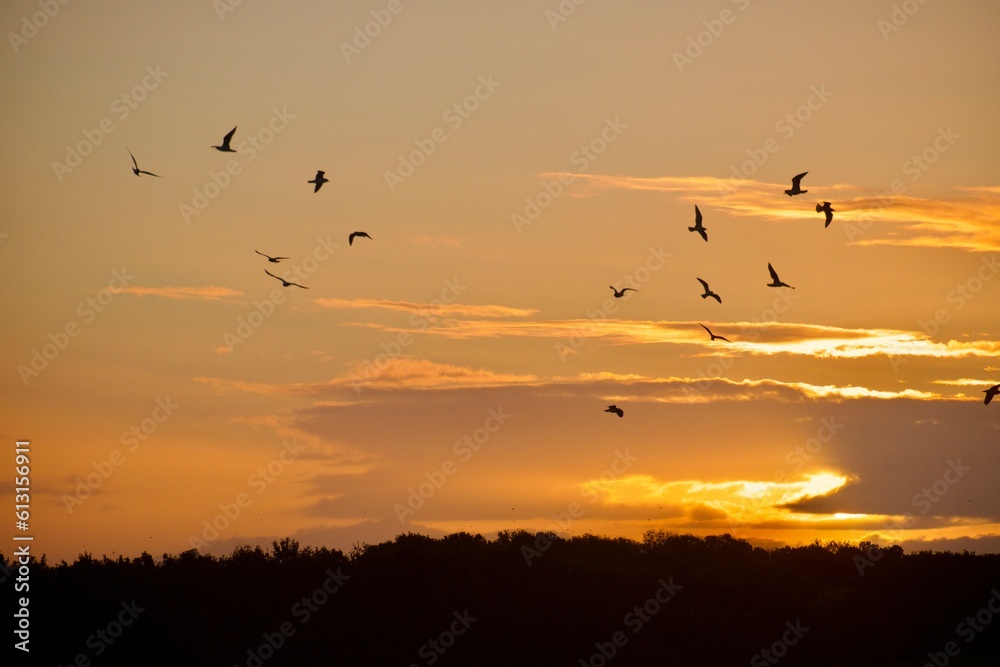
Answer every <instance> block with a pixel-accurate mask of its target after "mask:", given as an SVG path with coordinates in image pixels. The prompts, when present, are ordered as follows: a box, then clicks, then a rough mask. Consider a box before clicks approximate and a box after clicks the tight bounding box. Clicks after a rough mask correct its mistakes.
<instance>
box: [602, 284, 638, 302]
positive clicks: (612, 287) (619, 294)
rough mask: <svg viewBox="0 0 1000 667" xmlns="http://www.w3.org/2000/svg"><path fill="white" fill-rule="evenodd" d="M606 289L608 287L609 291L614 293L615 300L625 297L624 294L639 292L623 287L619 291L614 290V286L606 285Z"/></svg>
mask: <svg viewBox="0 0 1000 667" xmlns="http://www.w3.org/2000/svg"><path fill="white" fill-rule="evenodd" d="M608 287H610V288H611V290H612V291H613V292H614V293H615V298H616V299H620V298H622V297H623V296H625V292H638V291H639V290H637V289H633V288H631V287H623V288H621V289H620V290H617V289H615V286H614V285H608Z"/></svg>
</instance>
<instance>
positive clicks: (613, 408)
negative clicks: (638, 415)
mask: <svg viewBox="0 0 1000 667" xmlns="http://www.w3.org/2000/svg"><path fill="white" fill-rule="evenodd" d="M605 412H613V413H615V414H616V415H618V416H619V417H624V416H625V411H624V410H622V409H621V408H619V407H618V406H617V405H609V406H608V408H607V409H606V410H605Z"/></svg>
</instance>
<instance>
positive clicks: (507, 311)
mask: <svg viewBox="0 0 1000 667" xmlns="http://www.w3.org/2000/svg"><path fill="white" fill-rule="evenodd" d="M313 303H315V304H316V305H318V306H322V307H323V308H341V309H347V308H381V309H385V310H399V311H403V312H408V313H415V314H420V315H424V316H429V315H453V316H458V317H528V316H530V315H534V314H535V313H537V312H538V311H537V310H533V309H526V308H511V307H509V306H498V305H493V304H485V305H475V304H462V303H415V302H413V301H392V300H390V299H313Z"/></svg>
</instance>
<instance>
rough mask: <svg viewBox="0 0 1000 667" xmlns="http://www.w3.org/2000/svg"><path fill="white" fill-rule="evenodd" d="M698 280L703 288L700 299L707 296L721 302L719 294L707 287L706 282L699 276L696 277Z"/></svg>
mask: <svg viewBox="0 0 1000 667" xmlns="http://www.w3.org/2000/svg"><path fill="white" fill-rule="evenodd" d="M698 282H700V283H701V286H702V287H704V288H705V293H704V294H702V295H701V298H702V299H707V298H708V297H712V298H713V299H715V300H716V301H718V302H719V303H722V297H721V296H719V295H718V294H716V293H715V292H713V291H712V290H710V289H709V288H708V283H706V282H705V281H704V280H702V279H701V278H698Z"/></svg>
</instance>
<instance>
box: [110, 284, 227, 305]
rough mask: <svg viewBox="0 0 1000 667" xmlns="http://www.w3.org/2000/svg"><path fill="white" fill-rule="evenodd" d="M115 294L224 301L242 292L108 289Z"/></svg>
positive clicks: (181, 289)
mask: <svg viewBox="0 0 1000 667" xmlns="http://www.w3.org/2000/svg"><path fill="white" fill-rule="evenodd" d="M108 290H109V291H111V292H114V293H115V294H132V295H135V296H158V297H162V298H164V299H201V300H204V301H226V300H229V298H230V297H237V296H242V295H243V292H240V291H237V290H234V289H230V288H228V287H217V286H209V287H140V286H138V285H131V286H129V287H109V288H108Z"/></svg>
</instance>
